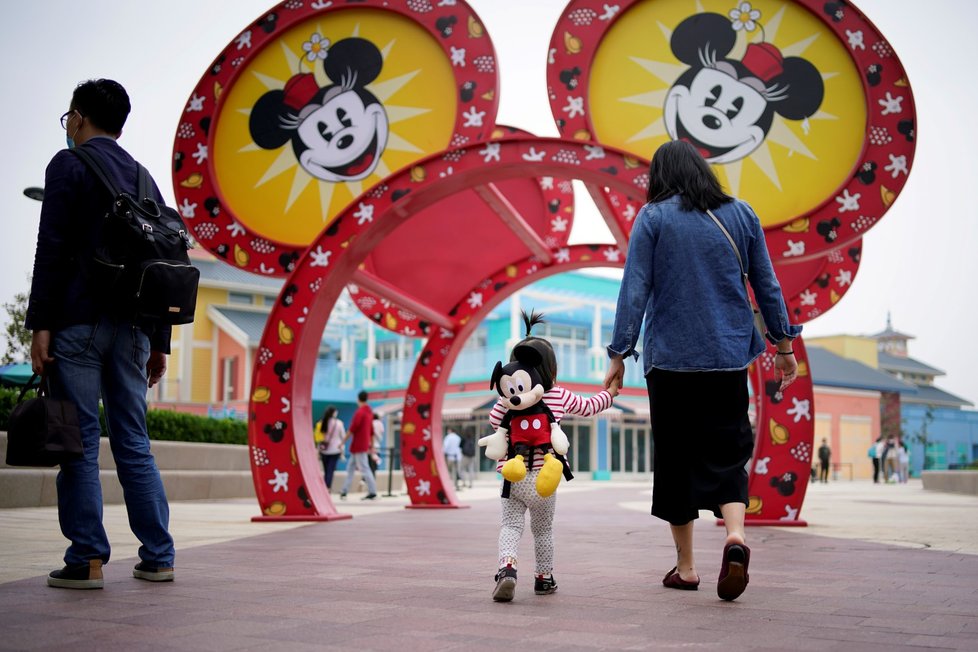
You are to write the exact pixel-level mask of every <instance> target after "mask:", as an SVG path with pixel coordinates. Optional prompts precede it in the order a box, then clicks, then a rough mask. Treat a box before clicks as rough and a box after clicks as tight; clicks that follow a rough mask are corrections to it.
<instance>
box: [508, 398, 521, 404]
mask: <svg viewBox="0 0 978 652" xmlns="http://www.w3.org/2000/svg"><path fill="white" fill-rule="evenodd" d="M509 402H510V403H512V404H513V405H519V404H520V403H521V402H522V399H520V397H519V396H514V397H513V398H511V399H509Z"/></svg>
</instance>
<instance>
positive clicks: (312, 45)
mask: <svg viewBox="0 0 978 652" xmlns="http://www.w3.org/2000/svg"><path fill="white" fill-rule="evenodd" d="M328 49H329V39H328V38H323V37H322V36H321V35H320V34H319V32H315V33H313V35H312V36H310V37H309V40H308V41H306V42H305V43H303V44H302V51H303V52H305V53H306V59H308V60H309V61H315V60H316V59H325V58H326V55H327V54H328Z"/></svg>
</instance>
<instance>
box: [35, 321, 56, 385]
mask: <svg viewBox="0 0 978 652" xmlns="http://www.w3.org/2000/svg"><path fill="white" fill-rule="evenodd" d="M50 346H51V331H34V332H33V333H32V334H31V369H33V370H34V373H36V374H39V375H41V376H43V375H44V374H45V373H46V372H48V371H50V367H49V365H50V364H52V363H53V362H54V358H52V357H51V355H50V354H49V353H48V349H49V347H50Z"/></svg>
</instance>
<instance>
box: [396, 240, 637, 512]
mask: <svg viewBox="0 0 978 652" xmlns="http://www.w3.org/2000/svg"><path fill="white" fill-rule="evenodd" d="M553 254H554V255H553V260H552V261H551V262H550V263H547V264H543V263H542V262H541V261H540V260H539V259H538V258H536V256H530V257H528V258H526V259H524V260H521V261H516V262H514V263H512V264H509V265H506V266H505V267H504V268H502V269H500V270H499V271H497V272H496V273H495V274H493V275H491V276H488V277H486V278H485V279H483V280H482V281H481V282H480V283H479V284H478V285H476V286H475V287H473V288H471V289H470V290H469V291H467V292H466V293H465V295H464V296H463V297H462V298H461V299H460V300H459V302H458V304H457V305H456V306H455V307H454V309H453V310H452V315H453V317H454V318H455V319H456V320H457V323H458V328H457V330H448V329H440V330H439V331H438V332H437V333H433V334H432V335H431V337H430V338H428V340H427V342H426V343H425V347H424V349H423V350H422V351H421V354H420V355H419V356H418V360H417V362H416V364H415V367H414V372H413V373H412V375H411V380H410V382H409V383H408V386H407V389H406V391H405V395H404V407H403V412H402V414H403V417H402V420H401V468H402V469H403V470H404V478H405V481H406V484H407V487H408V493H409V495H410V497H411V505H410V506H411V507H444V506H457V505H458V502H457V497H456V495H455V490H454V484H453V483H451V482H442V481H441V478H442V476H443V473H444V471H445V469H444V468H443V466H442V465H441V464H440V463H439V464H435V465H432V464H431V463H430V462H429V461H428V455H429V453H430V454H431V455H432V456H433V459H435V460H439V462H440V461H441V460H443V459H444V455H442V449H441V437H438V436H435V435H436V434H437V433H440V432H441V431H442V429H441V406H442V399H443V398H444V393H445V385H446V383H444V382H438V381H436V380H435V379H437V378H440V377H442V376H443V375H444V377H446V378H447V377H448V375H449V372H450V371H451V369H452V365H454V364H455V360H456V359H457V358H458V355H459V353H461V351H462V347H463V346H464V345H465V341H466V340H467V339H468V338H469V336H470V335H471V334H472V332H473V331H474V330H475V329H476V328H477V327H478V326H479V323H480V322H481V321H482V320H483V319H484V318H485V316H486V315H487V314H489V313H490V312H491V311H492V309H493V308H495V307H496V306H498V305H499V304H500V303H502V302H503V301H504V300H505V299H507V298H508V297H510V296H512V295H513V294H515V293H516V292H517V291H518V290H520V289H521V288H524V287H526V286H527V285H530V284H531V283H535V282H537V281H539V280H541V279H543V278H546V277H548V276H553V275H554V274H561V273H563V272H569V271H573V270H577V269H586V268H589V267H623V266H624V262H625V260H624V257H622V256H621V255H620V252H619V251H618V249H617V248H616V247H615V246H614V245H608V244H602V245H598V244H590V245H584V244H579V245H574V246H568V247H560V248H558V249H556V250H554V252H553ZM419 464H420V465H427V466H422V467H421V468H419ZM432 466H433V467H434V468H431V467H432Z"/></svg>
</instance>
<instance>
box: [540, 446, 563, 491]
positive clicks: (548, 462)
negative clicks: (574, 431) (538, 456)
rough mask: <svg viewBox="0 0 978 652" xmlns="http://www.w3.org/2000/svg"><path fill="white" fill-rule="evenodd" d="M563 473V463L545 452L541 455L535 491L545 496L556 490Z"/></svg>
mask: <svg viewBox="0 0 978 652" xmlns="http://www.w3.org/2000/svg"><path fill="white" fill-rule="evenodd" d="M563 475H564V465H563V464H561V463H560V460H558V459H557V458H556V457H554V456H553V455H551V454H550V453H547V454H546V455H544V456H543V468H541V469H540V473H539V474H537V493H538V494H540V495H541V496H543V497H544V498H546V497H547V496H550V495H552V494H553V492H555V491H557V485H559V484H560V478H561V477H563Z"/></svg>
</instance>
